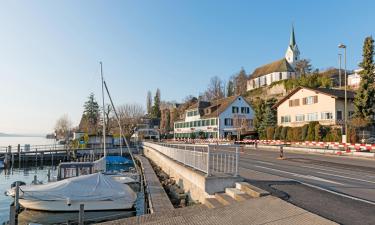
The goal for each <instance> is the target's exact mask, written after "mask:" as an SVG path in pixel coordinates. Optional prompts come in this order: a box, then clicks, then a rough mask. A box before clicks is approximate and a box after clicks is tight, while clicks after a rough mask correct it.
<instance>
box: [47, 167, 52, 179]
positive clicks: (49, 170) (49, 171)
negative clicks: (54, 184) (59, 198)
mask: <svg viewBox="0 0 375 225" xmlns="http://www.w3.org/2000/svg"><path fill="white" fill-rule="evenodd" d="M47 177H48V182H50V181H51V169H48V172H47Z"/></svg>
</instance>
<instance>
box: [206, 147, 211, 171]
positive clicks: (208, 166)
mask: <svg viewBox="0 0 375 225" xmlns="http://www.w3.org/2000/svg"><path fill="white" fill-rule="evenodd" d="M210 175H211V174H210V145H207V176H210Z"/></svg>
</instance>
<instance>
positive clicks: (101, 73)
mask: <svg viewBox="0 0 375 225" xmlns="http://www.w3.org/2000/svg"><path fill="white" fill-rule="evenodd" d="M100 75H101V78H102V100H103V151H104V157H106V156H107V151H106V140H105V138H106V134H105V105H104V78H103V63H102V62H100Z"/></svg>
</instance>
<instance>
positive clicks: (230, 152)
mask: <svg viewBox="0 0 375 225" xmlns="http://www.w3.org/2000/svg"><path fill="white" fill-rule="evenodd" d="M143 146H146V147H149V148H152V149H154V150H156V151H158V152H160V153H162V154H164V155H165V156H167V157H169V158H171V159H173V160H175V161H177V162H180V163H182V164H184V165H186V166H189V167H191V168H194V169H196V170H199V171H201V172H203V173H205V174H206V175H207V176H211V175H220V174H229V175H233V176H237V175H238V162H239V147H238V146H233V145H183V144H167V143H151V142H143Z"/></svg>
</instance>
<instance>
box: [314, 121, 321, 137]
mask: <svg viewBox="0 0 375 225" xmlns="http://www.w3.org/2000/svg"><path fill="white" fill-rule="evenodd" d="M314 140H315V141H321V140H322V126H321V125H320V124H319V123H318V124H316V125H315V127H314Z"/></svg>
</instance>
